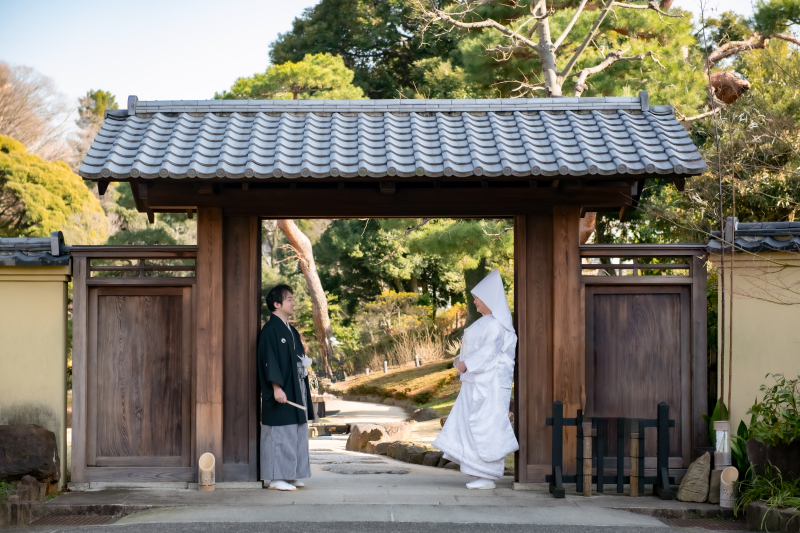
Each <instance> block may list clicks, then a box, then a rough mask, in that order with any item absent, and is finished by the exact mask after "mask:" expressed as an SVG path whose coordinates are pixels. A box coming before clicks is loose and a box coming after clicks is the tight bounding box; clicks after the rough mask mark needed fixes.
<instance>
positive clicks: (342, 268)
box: [314, 219, 463, 317]
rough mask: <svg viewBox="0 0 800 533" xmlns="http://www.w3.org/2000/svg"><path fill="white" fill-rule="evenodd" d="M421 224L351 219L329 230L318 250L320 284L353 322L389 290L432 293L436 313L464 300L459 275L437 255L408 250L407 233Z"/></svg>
mask: <svg viewBox="0 0 800 533" xmlns="http://www.w3.org/2000/svg"><path fill="white" fill-rule="evenodd" d="M417 224H419V220H416V219H388V220H386V219H369V220H358V219H350V220H335V221H333V222H332V223H331V224H330V225H329V226H328V227H327V228H326V230H325V232H324V233H323V234H322V236H321V237H320V239H319V241H318V242H317V243H316V245H315V246H314V254H315V256H316V258H317V261H318V263H319V264H320V265H321V267H320V279H321V280H322V286H323V287H325V288H326V290H327V291H328V293H329V294H331V295H333V296H335V297H336V298H337V300H338V301H339V303H340V304H341V305H342V308H343V310H344V312H345V314H346V315H347V316H348V317H353V316H354V315H355V314H356V312H357V311H358V309H359V308H360V307H361V306H363V305H364V304H366V303H367V302H370V301H373V300H374V299H375V298H377V297H378V296H379V295H380V294H381V293H383V292H385V291H387V290H395V291H396V292H398V293H400V292H414V293H417V294H420V293H421V294H427V295H429V297H430V298H431V303H432V304H434V308H436V307H443V306H445V305H447V304H448V303H449V302H451V301H453V300H454V299H455V301H459V300H460V297H461V294H462V291H463V288H461V287H459V282H460V281H461V275H460V272H458V271H456V270H454V269H452V268H449V266H448V264H446V263H444V262H443V261H442V260H441V258H440V257H439V256H438V255H437V254H436V253H435V252H434V251H427V250H419V251H418V252H411V251H410V250H409V249H408V247H407V245H406V241H405V240H404V233H405V231H406V229H407V228H409V227H412V226H415V225H417Z"/></svg>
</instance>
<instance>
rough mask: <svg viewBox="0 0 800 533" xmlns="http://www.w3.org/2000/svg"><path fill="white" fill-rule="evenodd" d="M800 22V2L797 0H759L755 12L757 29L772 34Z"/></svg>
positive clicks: (754, 21)
mask: <svg viewBox="0 0 800 533" xmlns="http://www.w3.org/2000/svg"><path fill="white" fill-rule="evenodd" d="M798 24H800V2H798V1H797V0H769V1H764V0H759V2H758V4H757V7H756V10H755V13H754V14H753V24H752V25H753V27H754V29H755V30H756V31H759V32H761V33H764V34H766V35H770V34H773V33H777V32H784V31H786V30H787V29H789V28H790V27H791V26H796V25H798Z"/></svg>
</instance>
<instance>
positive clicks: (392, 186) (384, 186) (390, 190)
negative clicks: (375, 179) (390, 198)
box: [381, 181, 397, 194]
mask: <svg viewBox="0 0 800 533" xmlns="http://www.w3.org/2000/svg"><path fill="white" fill-rule="evenodd" d="M396 192H397V184H396V183H395V182H393V181H382V182H381V194H395V193H396Z"/></svg>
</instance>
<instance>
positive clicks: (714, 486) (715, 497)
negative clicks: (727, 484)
mask: <svg viewBox="0 0 800 533" xmlns="http://www.w3.org/2000/svg"><path fill="white" fill-rule="evenodd" d="M721 476H722V470H712V471H711V483H709V485H708V503H719V485H720V477H721Z"/></svg>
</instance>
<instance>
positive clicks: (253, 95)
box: [214, 54, 364, 100]
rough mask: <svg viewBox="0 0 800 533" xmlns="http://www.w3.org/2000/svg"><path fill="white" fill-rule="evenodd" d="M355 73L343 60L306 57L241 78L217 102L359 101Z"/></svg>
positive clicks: (220, 95)
mask: <svg viewBox="0 0 800 533" xmlns="http://www.w3.org/2000/svg"><path fill="white" fill-rule="evenodd" d="M352 81H353V71H352V70H350V69H348V68H347V67H345V66H344V62H343V61H342V58H341V57H339V56H332V55H330V54H306V55H305V56H304V57H303V59H302V61H298V62H296V63H295V62H291V61H287V62H285V63H281V64H279V65H273V66H271V67H269V68H268V69H267V71H266V72H264V73H263V74H255V75H253V76H251V77H249V78H239V79H237V80H236V82H235V83H234V84H233V86H232V87H231V90H230V91H222V93H216V94H215V95H214V98H215V99H218V100H287V99H293V100H297V99H300V100H307V99H315V100H360V99H362V98H364V93H363V92H362V91H361V89H360V88H358V87H355V86H354V85H353V84H352Z"/></svg>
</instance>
